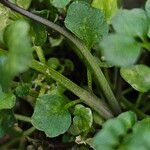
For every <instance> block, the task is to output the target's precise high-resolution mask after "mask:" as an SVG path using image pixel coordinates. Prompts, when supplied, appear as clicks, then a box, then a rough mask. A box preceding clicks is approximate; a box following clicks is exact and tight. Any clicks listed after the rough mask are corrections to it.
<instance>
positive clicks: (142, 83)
mask: <svg viewBox="0 0 150 150" xmlns="http://www.w3.org/2000/svg"><path fill="white" fill-rule="evenodd" d="M120 72H121V76H122V78H123V79H124V80H125V81H126V82H128V83H129V84H130V85H131V86H132V87H133V88H134V89H135V90H138V91H140V92H147V91H149V90H150V68H149V67H147V66H145V65H135V66H132V67H128V68H121V71H120Z"/></svg>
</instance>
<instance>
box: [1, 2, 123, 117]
mask: <svg viewBox="0 0 150 150" xmlns="http://www.w3.org/2000/svg"><path fill="white" fill-rule="evenodd" d="M0 2H1V3H2V4H4V5H5V6H7V7H9V8H10V9H12V10H14V11H16V12H18V13H20V14H22V15H24V16H26V17H28V18H31V19H33V20H35V21H37V22H40V23H42V24H44V25H45V26H47V27H49V28H52V29H53V30H55V31H57V32H59V33H60V34H62V35H63V36H65V37H66V38H68V39H69V40H70V41H71V42H72V43H73V44H74V45H76V47H77V48H78V49H79V50H80V53H81V54H82V55H83V56H84V59H85V61H86V65H87V66H89V67H90V69H91V70H92V71H93V73H94V76H95V78H96V80H97V82H98V83H99V85H100V86H101V89H102V90H103V92H104V94H105V96H106V98H107V100H108V103H109V104H110V106H111V108H112V109H113V111H114V112H115V113H116V114H118V113H120V112H121V109H120V106H119V104H118V101H117V100H116V98H115V96H114V94H113V92H112V90H111V88H110V86H109V84H108V82H107V80H106V78H105V76H104V74H103V72H102V70H101V69H100V67H99V65H98V64H97V62H96V60H95V59H94V57H93V56H92V54H91V53H90V51H89V50H88V48H87V47H86V46H85V45H84V44H83V43H81V41H80V40H79V39H78V38H76V37H74V36H73V35H72V34H71V33H69V32H67V31H66V30H65V29H63V28H62V27H60V26H58V25H56V24H54V23H53V22H51V21H49V20H46V19H44V18H42V17H39V16H37V15H35V14H32V13H31V12H29V11H26V10H24V9H22V8H20V7H18V6H16V5H14V4H12V3H11V2H9V1H7V0H0Z"/></svg>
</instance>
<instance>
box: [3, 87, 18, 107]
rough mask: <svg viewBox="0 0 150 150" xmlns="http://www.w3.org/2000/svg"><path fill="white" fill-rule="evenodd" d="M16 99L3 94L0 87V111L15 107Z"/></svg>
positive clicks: (12, 95) (11, 95)
mask: <svg viewBox="0 0 150 150" xmlns="http://www.w3.org/2000/svg"><path fill="white" fill-rule="evenodd" d="M15 103H16V97H15V95H14V94H12V93H4V92H2V89H1V87H0V110H2V109H11V108H13V107H14V106H15Z"/></svg>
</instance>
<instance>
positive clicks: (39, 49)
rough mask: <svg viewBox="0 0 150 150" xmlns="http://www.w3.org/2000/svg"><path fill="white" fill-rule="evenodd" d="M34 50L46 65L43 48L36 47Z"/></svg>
mask: <svg viewBox="0 0 150 150" xmlns="http://www.w3.org/2000/svg"><path fill="white" fill-rule="evenodd" d="M33 48H34V49H35V51H36V53H37V56H38V58H39V60H40V62H42V63H44V64H45V63H46V60H45V57H44V54H43V50H42V48H41V47H40V46H34V47H33Z"/></svg>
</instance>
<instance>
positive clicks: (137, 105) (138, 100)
mask: <svg viewBox="0 0 150 150" xmlns="http://www.w3.org/2000/svg"><path fill="white" fill-rule="evenodd" d="M142 96H143V93H139V96H138V98H137V100H136V106H135V107H136V108H139V106H140V104H141V101H142Z"/></svg>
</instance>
